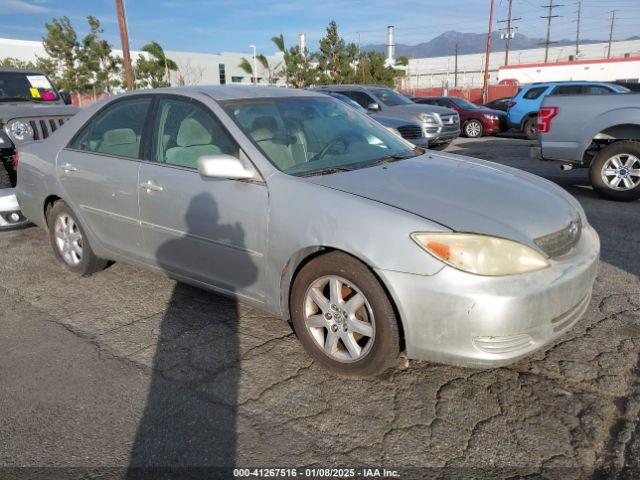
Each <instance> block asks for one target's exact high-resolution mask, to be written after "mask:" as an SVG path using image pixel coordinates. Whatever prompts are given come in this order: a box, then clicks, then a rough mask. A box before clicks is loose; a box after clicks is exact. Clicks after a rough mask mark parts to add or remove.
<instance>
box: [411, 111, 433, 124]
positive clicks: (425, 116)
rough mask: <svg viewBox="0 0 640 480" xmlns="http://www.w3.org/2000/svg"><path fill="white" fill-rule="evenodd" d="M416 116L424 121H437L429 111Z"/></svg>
mask: <svg viewBox="0 0 640 480" xmlns="http://www.w3.org/2000/svg"><path fill="white" fill-rule="evenodd" d="M416 118H417V119H418V120H420V121H422V122H424V123H438V119H437V118H436V116H435V115H433V114H431V113H419V114H418V115H416Z"/></svg>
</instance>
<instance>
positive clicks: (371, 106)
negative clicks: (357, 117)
mask: <svg viewBox="0 0 640 480" xmlns="http://www.w3.org/2000/svg"><path fill="white" fill-rule="evenodd" d="M367 110H369V111H370V112H378V111H380V105H378V104H377V103H375V102H373V103H370V104H369V105H367Z"/></svg>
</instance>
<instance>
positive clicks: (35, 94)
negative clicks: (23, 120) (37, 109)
mask: <svg viewBox="0 0 640 480" xmlns="http://www.w3.org/2000/svg"><path fill="white" fill-rule="evenodd" d="M29 91H30V92H31V96H32V97H33V98H40V92H39V91H38V89H37V88H33V87H31V88H30V89H29Z"/></svg>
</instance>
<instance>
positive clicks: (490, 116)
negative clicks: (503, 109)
mask: <svg viewBox="0 0 640 480" xmlns="http://www.w3.org/2000/svg"><path fill="white" fill-rule="evenodd" d="M482 116H483V117H484V118H486V119H487V120H498V116H497V115H491V114H490V113H483V114H482Z"/></svg>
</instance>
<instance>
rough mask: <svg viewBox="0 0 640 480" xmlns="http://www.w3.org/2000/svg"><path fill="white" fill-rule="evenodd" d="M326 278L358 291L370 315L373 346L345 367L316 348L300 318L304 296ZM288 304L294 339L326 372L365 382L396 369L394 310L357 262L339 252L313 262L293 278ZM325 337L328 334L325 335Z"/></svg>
mask: <svg viewBox="0 0 640 480" xmlns="http://www.w3.org/2000/svg"><path fill="white" fill-rule="evenodd" d="M329 275H334V276H338V277H341V278H343V279H345V280H346V281H348V282H349V284H350V285H351V286H353V287H355V288H356V289H357V290H359V291H360V292H361V293H362V294H363V295H364V297H365V298H366V299H367V301H368V303H369V306H370V309H371V311H372V313H373V321H374V322H375V327H374V328H375V333H374V337H373V340H371V341H372V342H373V343H372V344H371V346H370V347H369V350H368V352H367V353H366V354H364V356H363V357H362V358H360V359H359V360H353V361H351V362H348V363H345V362H341V361H339V360H336V359H334V358H332V357H331V356H329V355H328V354H327V353H325V350H324V349H323V348H321V347H320V346H319V345H318V343H317V342H316V340H315V339H314V337H313V336H312V334H311V333H310V331H309V329H308V328H307V326H306V322H305V315H304V314H305V300H306V296H307V292H308V290H309V288H310V286H311V285H312V284H313V283H314V282H315V281H316V280H318V279H321V278H322V277H325V276H329ZM289 300H290V312H291V319H292V322H293V327H294V330H295V332H296V335H297V336H298V338H299V339H300V342H301V343H302V345H303V347H304V348H305V350H306V351H307V352H308V353H309V354H310V355H311V357H313V359H314V360H315V361H316V362H318V363H319V364H320V365H322V366H323V367H325V368H326V369H328V370H330V371H331V372H333V373H335V374H337V375H339V376H342V377H348V378H366V377H374V376H377V375H380V374H382V373H383V372H385V371H386V370H387V369H389V368H391V367H393V366H395V365H397V363H398V359H399V355H400V335H399V331H398V321H397V318H396V314H395V311H394V308H393V306H392V304H391V301H390V300H389V297H388V296H387V293H386V291H385V290H384V288H382V285H381V284H380V282H379V281H378V279H377V278H376V277H375V275H374V274H373V273H372V272H371V270H370V269H369V268H368V267H367V266H366V265H364V264H363V263H361V262H360V261H358V260H356V259H355V258H353V257H351V256H350V255H347V254H346V253H343V252H330V253H327V254H325V255H321V256H319V257H317V258H315V259H313V260H312V261H310V262H309V263H308V264H306V265H305V266H304V267H303V268H302V269H301V270H300V272H299V273H298V274H297V276H296V277H295V280H294V283H293V286H292V289H291V295H290V299H289ZM327 333H328V330H326V331H325V335H326V334H327ZM325 338H326V337H325ZM340 342H341V340H340ZM341 345H344V344H343V343H341Z"/></svg>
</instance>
